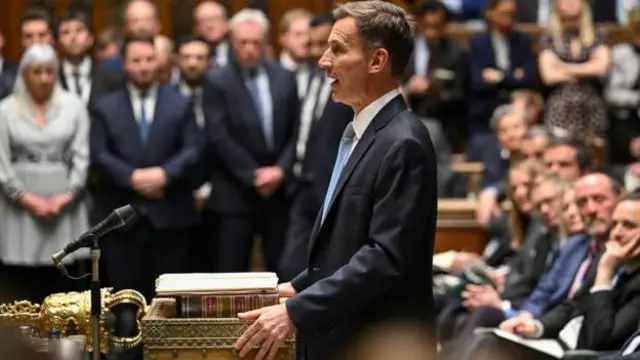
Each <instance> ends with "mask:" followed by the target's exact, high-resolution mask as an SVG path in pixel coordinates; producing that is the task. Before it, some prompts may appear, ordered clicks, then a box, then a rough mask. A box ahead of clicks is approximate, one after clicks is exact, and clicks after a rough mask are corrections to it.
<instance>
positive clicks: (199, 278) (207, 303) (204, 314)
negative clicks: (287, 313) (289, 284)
mask: <svg viewBox="0 0 640 360" xmlns="http://www.w3.org/2000/svg"><path fill="white" fill-rule="evenodd" d="M156 296H157V297H162V298H167V297H169V298H173V299H175V300H176V310H177V315H178V316H179V317H182V318H235V317H237V314H238V313H241V312H246V311H251V310H255V309H259V308H262V307H265V306H271V305H277V304H278V303H279V301H280V300H279V297H278V277H277V276H276V274H275V273H269V272H248V273H215V274H205V273H192V274H164V275H161V276H160V277H159V278H158V279H157V280H156Z"/></svg>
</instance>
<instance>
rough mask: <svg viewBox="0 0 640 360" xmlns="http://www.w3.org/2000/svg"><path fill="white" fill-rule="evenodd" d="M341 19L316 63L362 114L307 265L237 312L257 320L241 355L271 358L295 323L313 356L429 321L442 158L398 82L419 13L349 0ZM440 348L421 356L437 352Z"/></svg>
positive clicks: (339, 95)
mask: <svg viewBox="0 0 640 360" xmlns="http://www.w3.org/2000/svg"><path fill="white" fill-rule="evenodd" d="M334 16H335V18H336V23H335V24H334V25H333V29H332V31H331V34H330V36H329V47H328V49H327V50H326V51H325V52H324V55H323V56H322V58H321V59H320V61H319V64H320V66H321V67H322V68H323V69H324V70H325V71H326V72H327V76H328V77H329V78H330V81H331V89H332V94H333V98H334V99H335V100H336V101H339V102H342V103H345V104H347V105H349V106H350V107H351V108H352V109H353V110H354V113H355V118H354V119H353V121H352V122H351V123H349V124H348V125H347V126H346V128H345V130H344V132H343V136H342V140H341V142H340V145H339V147H338V154H337V156H336V159H335V163H334V167H333V172H332V175H331V180H330V181H329V187H328V190H327V193H326V195H325V198H324V202H323V204H322V208H321V210H320V212H319V214H318V217H317V218H316V223H315V226H314V228H313V230H312V233H311V238H310V243H309V248H308V255H307V256H308V262H307V269H306V270H304V271H303V272H301V273H300V274H299V275H298V276H297V277H296V278H295V279H293V280H292V281H291V282H290V283H284V284H281V285H280V293H281V295H282V296H287V297H289V298H288V299H287V301H286V303H285V304H281V305H276V306H270V307H265V308H262V309H259V310H256V311H251V312H248V313H244V314H239V317H240V318H242V319H245V320H249V321H252V322H253V324H252V325H251V326H250V327H249V328H248V329H247V330H246V332H245V333H244V334H243V335H242V336H241V337H240V338H239V339H238V341H237V342H236V346H235V348H236V350H238V351H239V355H240V356H242V357H244V356H246V355H247V354H248V353H249V352H250V351H251V350H252V349H254V348H260V349H259V350H258V354H257V358H258V359H262V358H269V359H273V358H274V357H275V354H276V352H277V350H278V347H279V346H280V345H281V344H282V343H283V341H284V339H285V338H286V337H287V335H288V334H290V333H291V332H292V331H293V330H294V328H295V330H296V332H297V335H298V341H299V342H298V346H299V347H300V349H301V352H302V355H303V358H305V359H306V360H316V359H318V360H333V359H342V358H348V356H347V354H346V353H344V351H348V348H349V345H352V344H353V341H357V339H358V338H360V337H361V335H362V334H363V332H366V331H367V330H370V329H372V328H376V327H378V326H384V325H395V324H402V325H406V324H411V325H414V324H415V325H417V326H418V327H421V328H425V329H426V330H432V329H433V325H434V324H433V323H434V314H433V293H432V289H431V286H430V284H431V271H432V256H433V245H434V237H435V225H436V213H437V196H438V191H437V186H438V184H437V176H436V172H437V171H436V160H435V154H434V150H433V145H432V143H431V140H430V137H429V132H428V130H427V128H426V127H425V126H424V125H423V124H422V123H421V121H420V119H419V118H418V117H417V116H416V115H415V114H414V113H412V112H411V111H409V110H408V109H407V106H406V104H405V102H404V100H403V97H402V95H401V94H400V92H399V91H398V88H399V86H400V78H401V76H402V74H403V72H404V70H405V68H406V67H407V63H408V62H409V58H410V57H411V52H412V49H413V37H412V36H413V34H412V26H411V20H410V17H409V15H407V13H406V12H405V11H404V10H403V9H402V8H400V7H398V6H396V5H393V4H390V3H388V2H384V1H381V0H372V1H358V2H349V3H346V4H344V5H342V6H340V7H338V8H337V9H336V10H335V11H334ZM425 341H429V339H425ZM432 349H433V350H432V353H425V354H424V358H431V357H435V345H433V347H432Z"/></svg>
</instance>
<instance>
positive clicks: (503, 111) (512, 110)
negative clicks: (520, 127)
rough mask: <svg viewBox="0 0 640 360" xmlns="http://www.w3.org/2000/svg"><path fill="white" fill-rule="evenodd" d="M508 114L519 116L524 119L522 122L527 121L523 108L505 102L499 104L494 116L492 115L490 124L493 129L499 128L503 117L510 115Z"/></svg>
mask: <svg viewBox="0 0 640 360" xmlns="http://www.w3.org/2000/svg"><path fill="white" fill-rule="evenodd" d="M508 115H515V116H518V117H519V118H521V119H522V122H525V123H526V120H525V118H524V112H522V110H520V109H518V108H516V107H515V106H513V105H510V104H505V105H500V106H498V107H497V108H496V109H495V110H494V111H493V116H491V120H490V121H489V126H491V129H492V130H493V131H496V130H498V126H499V125H500V121H502V119H503V118H504V117H505V116H508Z"/></svg>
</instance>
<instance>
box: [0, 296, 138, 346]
mask: <svg viewBox="0 0 640 360" xmlns="http://www.w3.org/2000/svg"><path fill="white" fill-rule="evenodd" d="M112 291H113V289H112V288H104V289H101V298H102V306H101V308H102V313H101V314H100V337H101V338H100V351H101V352H102V353H108V352H109V345H110V344H112V345H113V346H116V347H118V348H130V347H134V346H137V345H138V344H140V340H141V339H142V333H141V332H139V333H138V334H137V335H136V336H133V337H117V336H110V335H109V332H108V330H107V328H106V326H105V323H106V315H107V313H109V311H110V310H111V309H112V308H113V307H115V306H118V305H121V304H134V305H136V306H137V307H138V312H137V318H138V329H140V328H141V324H140V321H139V320H140V319H141V318H142V316H143V315H144V314H145V313H146V310H147V303H146V301H145V299H144V296H142V294H140V293H139V292H137V291H135V290H122V291H118V292H116V293H112ZM0 325H9V326H21V325H26V326H30V327H32V328H33V329H36V331H37V332H38V334H34V335H36V336H41V337H46V336H47V335H48V334H49V331H51V330H52V329H57V330H59V331H60V332H61V335H62V336H63V337H64V336H68V335H84V336H86V339H87V344H86V350H87V351H92V350H93V341H92V337H91V293H90V291H84V292H69V293H58V294H52V295H49V296H47V297H46V298H45V299H44V301H43V303H42V305H39V304H32V303H30V302H29V301H26V300H23V301H16V302H13V303H11V304H0Z"/></svg>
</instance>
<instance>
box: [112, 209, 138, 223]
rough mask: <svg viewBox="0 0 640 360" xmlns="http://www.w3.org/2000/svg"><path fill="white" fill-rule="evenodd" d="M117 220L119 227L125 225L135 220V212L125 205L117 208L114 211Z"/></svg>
mask: <svg viewBox="0 0 640 360" xmlns="http://www.w3.org/2000/svg"><path fill="white" fill-rule="evenodd" d="M114 212H115V213H116V215H117V216H118V219H119V220H120V221H121V225H126V224H128V223H129V222H131V221H132V220H133V219H135V218H136V215H137V214H136V211H135V210H134V209H133V206H131V205H125V206H123V207H120V208H117V209H116V210H115V211H114Z"/></svg>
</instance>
